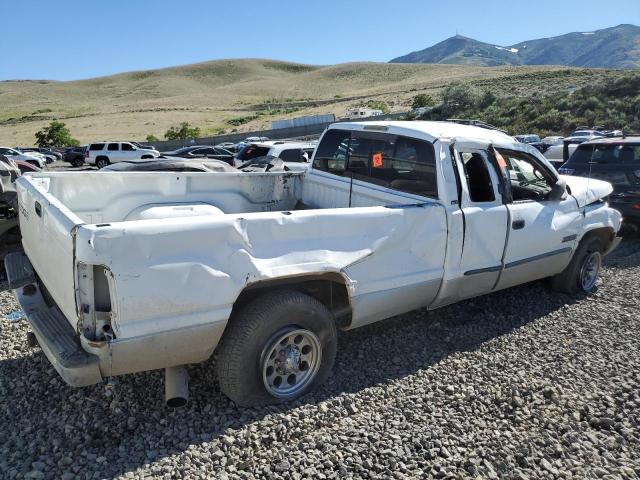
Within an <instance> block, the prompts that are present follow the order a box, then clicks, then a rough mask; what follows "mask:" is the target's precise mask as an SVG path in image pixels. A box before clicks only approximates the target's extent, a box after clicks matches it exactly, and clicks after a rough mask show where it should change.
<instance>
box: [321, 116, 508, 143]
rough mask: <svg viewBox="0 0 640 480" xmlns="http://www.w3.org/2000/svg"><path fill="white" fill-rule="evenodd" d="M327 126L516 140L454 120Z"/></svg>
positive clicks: (446, 136)
mask: <svg viewBox="0 0 640 480" xmlns="http://www.w3.org/2000/svg"><path fill="white" fill-rule="evenodd" d="M329 128H337V129H340V128H347V129H350V130H381V129H383V128H386V129H387V130H386V131H389V132H390V133H396V134H399V135H402V134H404V135H407V134H409V135H411V134H415V133H419V134H422V135H421V136H426V137H427V139H428V140H430V141H434V140H437V139H441V138H454V137H465V138H473V139H477V140H484V141H488V142H492V143H498V144H512V143H515V142H516V140H515V139H514V138H513V137H511V136H509V135H507V134H506V133H502V132H500V131H499V130H490V129H488V128H481V127H475V126H472V125H462V124H459V123H454V122H431V121H422V120H414V121H384V120H379V121H373V122H341V123H334V124H332V125H331V126H330V127H329Z"/></svg>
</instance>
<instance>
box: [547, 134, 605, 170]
mask: <svg viewBox="0 0 640 480" xmlns="http://www.w3.org/2000/svg"><path fill="white" fill-rule="evenodd" d="M594 138H602V135H599V134H596V132H595V130H576V131H574V132H573V133H571V135H569V136H568V137H565V138H563V139H562V142H561V143H557V144H556V145H551V146H550V147H549V148H547V150H546V151H545V152H544V156H545V157H546V158H547V160H549V162H551V163H552V164H553V166H554V167H556V168H560V167H561V166H562V165H564V163H565V162H566V161H567V160H568V158H569V157H570V156H571V155H572V154H573V152H575V150H576V148H577V147H578V145H580V144H581V143H583V142H587V141H589V140H593V139H594Z"/></svg>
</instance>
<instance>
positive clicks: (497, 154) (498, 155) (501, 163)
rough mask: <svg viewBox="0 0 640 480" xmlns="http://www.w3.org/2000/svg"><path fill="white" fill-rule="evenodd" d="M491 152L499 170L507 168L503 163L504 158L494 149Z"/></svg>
mask: <svg viewBox="0 0 640 480" xmlns="http://www.w3.org/2000/svg"><path fill="white" fill-rule="evenodd" d="M493 151H494V152H495V154H496V160H497V161H498V165H499V166H500V168H507V162H505V161H504V157H503V156H502V155H500V152H499V151H497V150H495V149H494V150H493Z"/></svg>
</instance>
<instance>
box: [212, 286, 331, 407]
mask: <svg viewBox="0 0 640 480" xmlns="http://www.w3.org/2000/svg"><path fill="white" fill-rule="evenodd" d="M290 328H291V329H302V330H305V331H310V332H312V333H313V334H314V335H315V336H316V337H317V340H318V341H319V345H320V351H321V354H320V360H319V361H318V363H319V366H317V371H316V373H315V375H314V376H313V377H311V378H310V379H309V380H308V382H307V383H306V384H304V385H302V388H301V390H300V391H298V392H295V394H294V395H292V396H290V397H288V398H278V397H276V396H274V395H273V394H272V393H270V392H269V390H267V387H266V383H267V380H266V379H265V377H263V375H265V372H266V370H265V363H264V362H265V361H269V360H266V354H265V352H268V351H269V348H270V345H272V342H273V341H274V338H277V337H276V336H277V335H279V334H280V333H281V332H283V331H285V332H287V331H288V329H290ZM275 345H276V347H275V348H280V347H279V345H281V344H278V343H277V344H275ZM336 349H337V330H336V325H335V321H334V318H333V315H332V314H331V312H330V311H329V310H328V309H327V308H326V307H325V306H324V305H323V304H322V303H320V302H319V301H318V300H316V299H315V298H312V297H310V296H308V295H305V294H304V293H300V292H296V291H291V290H281V291H274V292H270V293H267V294H265V295H262V296H260V297H258V298H256V299H254V300H252V301H251V302H250V303H248V304H247V305H245V306H244V307H243V308H241V309H240V310H239V311H238V312H236V313H234V314H233V315H232V318H231V319H230V320H229V325H228V326H227V329H226V331H225V333H224V336H223V338H222V341H221V344H220V347H219V349H218V363H217V367H218V379H219V382H220V390H222V393H224V394H225V395H226V396H227V397H229V398H230V399H231V400H233V401H234V402H235V403H237V404H238V405H242V406H246V407H252V406H261V405H268V404H274V403H282V402H285V401H291V400H294V399H295V398H298V397H300V396H302V395H304V394H306V393H308V392H309V391H310V390H312V389H313V388H314V387H316V386H317V385H319V384H321V383H323V382H324V381H325V380H326V379H327V377H328V376H329V374H330V372H331V369H332V367H333V362H334V360H335V355H336ZM298 361H299V360H298ZM303 363H304V362H303ZM267 368H268V367H267ZM301 374H302V373H301ZM282 375H283V377H285V376H286V375H287V374H282ZM294 377H295V375H294Z"/></svg>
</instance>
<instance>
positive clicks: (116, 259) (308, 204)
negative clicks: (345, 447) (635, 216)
mask: <svg viewBox="0 0 640 480" xmlns="http://www.w3.org/2000/svg"><path fill="white" fill-rule="evenodd" d="M43 178H46V181H47V187H48V188H46V189H45V188H42V183H43ZM17 184H18V186H19V188H18V189H17V190H18V200H19V210H20V212H21V215H20V226H21V230H22V235H23V240H22V243H23V245H24V251H25V254H19V255H11V256H8V257H7V258H6V259H5V265H6V270H7V273H8V283H9V286H10V287H11V288H12V289H14V291H15V293H16V296H17V298H18V301H19V302H20V304H21V305H23V310H24V312H25V314H26V316H27V318H28V321H29V323H30V324H31V327H32V329H33V332H34V333H35V336H36V338H37V340H38V342H39V344H40V345H41V346H42V350H43V352H44V353H45V355H46V356H47V357H48V358H49V360H50V361H51V363H52V364H53V366H54V367H55V369H56V370H57V371H58V372H59V373H60V375H61V376H62V378H63V379H64V380H65V381H66V382H67V383H69V384H70V385H74V386H84V385H90V384H95V383H99V382H102V381H103V379H105V378H110V377H113V376H117V375H123V374H127V373H132V372H139V371H145V370H153V369H165V382H166V383H165V392H166V400H167V404H168V405H171V406H178V405H184V403H186V401H187V373H186V370H185V368H184V367H182V366H183V365H186V364H191V363H199V362H203V361H206V360H207V359H208V358H209V357H210V356H211V355H212V353H213V351H214V350H216V349H217V363H216V366H217V370H218V380H219V386H220V389H221V390H222V392H223V393H225V394H226V395H227V396H228V397H230V398H231V399H232V400H233V401H234V402H236V403H237V404H239V405H264V404H268V403H275V402H283V401H288V400H292V399H295V398H297V397H299V396H301V395H303V394H305V393H307V392H309V391H310V390H311V389H313V388H314V387H315V386H317V385H318V384H320V383H322V381H323V380H325V379H326V378H327V377H328V376H329V375H330V373H331V369H332V365H333V362H334V358H335V355H336V349H337V347H338V342H337V333H336V332H337V329H343V330H348V329H353V328H356V327H360V326H363V325H367V324H370V323H373V322H377V321H379V320H382V319H384V318H388V317H391V316H395V315H398V314H401V313H404V312H407V311H410V310H413V309H416V308H423V307H426V308H429V309H435V308H438V307H442V306H445V305H449V304H452V303H455V302H458V301H460V300H463V299H467V298H472V297H475V296H478V295H482V294H486V293H491V292H495V291H498V290H501V289H504V288H508V287H511V286H514V285H519V284H523V283H527V282H530V281H532V280H537V279H542V278H550V285H551V286H552V287H553V288H554V289H556V290H559V291H563V292H567V293H576V292H581V293H583V294H584V293H588V292H591V291H592V290H593V289H594V287H595V285H596V283H597V281H598V274H599V270H600V266H601V262H602V257H603V256H604V255H606V254H607V253H608V252H610V251H611V250H612V249H613V248H615V246H616V245H617V244H618V242H619V241H620V238H619V237H617V236H616V235H617V232H618V230H619V228H620V224H621V216H620V213H619V212H618V211H616V210H614V209H612V208H609V206H608V205H607V204H606V203H605V202H603V201H602V200H603V199H604V198H606V197H607V196H608V195H609V194H610V193H611V191H612V187H611V184H609V183H607V182H604V181H601V180H596V179H593V178H592V179H591V180H589V179H587V178H583V177H575V176H565V177H559V176H558V174H557V173H556V171H555V170H554V169H553V168H552V167H551V165H550V164H549V163H548V162H547V160H546V159H545V158H544V156H543V155H542V154H541V153H540V152H539V151H538V150H536V149H534V148H532V147H530V146H529V145H526V144H523V143H518V142H516V141H514V140H513V138H512V137H510V136H508V135H505V134H503V133H501V132H497V131H494V130H487V129H483V128H479V127H473V126H466V125H458V124H453V123H447V122H389V121H381V122H352V123H337V124H333V125H331V126H330V127H329V128H328V129H327V130H325V132H324V134H323V135H322V139H321V140H320V143H319V145H318V147H317V149H316V150H315V153H314V155H313V162H312V167H311V168H310V169H308V170H306V171H301V172H291V171H280V172H275V173H274V172H271V171H270V172H264V173H262V172H257V173H215V174H201V173H189V172H183V173H175V172H168V173H166V174H163V173H157V172H152V173H137V174H135V175H132V174H130V173H126V172H123V173H118V172H111V173H108V174H107V173H99V172H86V173H85V174H84V175H82V176H81V177H80V176H78V175H76V174H74V173H72V172H69V173H64V172H62V173H58V174H56V175H45V174H34V175H28V176H24V177H20V178H19V179H18V180H17ZM567 187H569V188H567ZM43 219H46V221H43ZM43 238H47V239H49V240H48V241H47V242H43V241H42V239H43ZM45 298H46V301H45ZM16 394H17V395H20V393H19V392H17V393H16ZM43 401H44V400H43Z"/></svg>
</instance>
